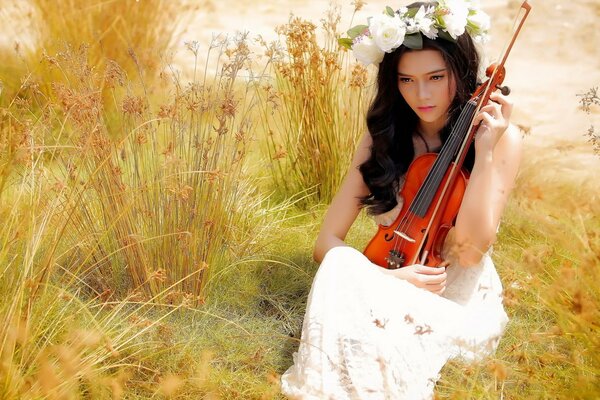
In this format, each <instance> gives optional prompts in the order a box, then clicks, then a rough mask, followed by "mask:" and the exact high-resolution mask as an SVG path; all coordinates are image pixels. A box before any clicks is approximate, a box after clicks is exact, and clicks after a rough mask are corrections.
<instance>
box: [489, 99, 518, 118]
mask: <svg viewBox="0 0 600 400" xmlns="http://www.w3.org/2000/svg"><path fill="white" fill-rule="evenodd" d="M490 100H493V101H494V102H496V103H498V104H500V106H501V111H502V115H503V116H504V118H505V119H508V118H510V115H511V114H512V109H513V102H512V100H510V99H509V98H508V97H506V96H503V95H502V94H500V93H492V95H491V96H490Z"/></svg>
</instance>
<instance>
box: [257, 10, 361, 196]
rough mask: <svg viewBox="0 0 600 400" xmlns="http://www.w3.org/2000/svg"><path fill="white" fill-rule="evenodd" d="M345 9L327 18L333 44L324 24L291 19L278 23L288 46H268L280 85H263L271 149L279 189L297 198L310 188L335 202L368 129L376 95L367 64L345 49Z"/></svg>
mask: <svg viewBox="0 0 600 400" xmlns="http://www.w3.org/2000/svg"><path fill="white" fill-rule="evenodd" d="M339 18H340V17H339V10H337V9H335V8H332V9H330V10H329V11H328V13H327V15H326V17H325V18H324V19H323V20H322V21H321V24H322V29H323V33H324V35H325V45H324V46H321V45H320V44H319V43H318V40H317V27H316V26H315V25H314V24H313V23H312V22H309V21H304V20H302V19H300V18H298V17H293V16H291V17H290V20H289V22H288V24H286V25H283V26H280V27H278V28H277V33H278V34H279V36H280V40H281V41H282V43H281V45H280V46H276V45H270V46H268V54H269V55H270V56H271V58H272V61H273V68H272V69H273V72H272V73H273V75H274V82H273V84H268V85H264V86H263V88H262V89H263V92H264V94H263V106H264V109H263V117H262V118H263V124H264V126H265V128H266V131H267V140H266V143H265V144H266V147H265V149H266V152H267V154H268V158H269V159H270V163H269V169H270V171H271V174H272V177H273V182H274V185H275V187H277V188H279V190H281V191H282V192H283V193H284V194H285V195H287V196H293V195H298V194H300V193H306V192H307V191H308V192H310V193H311V194H314V195H315V197H314V198H315V199H316V200H317V201H323V202H325V203H328V202H329V201H330V200H331V199H332V198H333V195H334V194H335V192H336V190H337V188H338V187H339V185H340V183H341V181H342V179H343V177H344V176H345V174H346V172H347V166H348V165H349V164H350V161H351V159H352V152H351V151H348V150H347V149H353V148H354V147H355V145H356V143H357V142H358V139H359V138H360V136H361V135H362V134H363V133H364V132H365V124H364V121H365V114H366V107H367V102H368V100H369V98H370V95H371V91H370V89H369V85H368V84H369V78H368V76H369V75H368V72H367V70H366V68H364V67H363V66H361V65H360V64H352V65H350V63H349V59H350V58H351V57H349V56H348V54H347V52H345V51H340V49H339V45H338V43H337V37H338V36H339V32H338V24H339Z"/></svg>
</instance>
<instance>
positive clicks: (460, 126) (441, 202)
mask: <svg viewBox="0 0 600 400" xmlns="http://www.w3.org/2000/svg"><path fill="white" fill-rule="evenodd" d="M521 9H522V10H524V14H523V16H522V18H521V20H520V22H519V24H518V27H517V29H516V30H515V33H514V35H513V37H512V39H511V41H510V43H509V45H508V47H507V49H506V50H505V52H504V56H503V58H502V60H501V61H500V62H499V63H497V64H496V63H495V64H492V65H490V66H489V67H488V68H487V69H486V77H487V78H488V79H487V80H486V81H485V82H484V83H483V84H481V85H480V86H479V87H478V88H477V89H476V90H475V92H474V93H473V95H472V96H471V98H470V99H469V101H468V102H467V104H466V105H465V106H464V107H463V109H462V111H461V113H460V116H459V117H458V120H457V122H456V124H455V125H454V126H453V127H452V129H451V133H450V135H449V136H448V139H447V140H446V142H445V143H444V145H443V147H442V149H441V150H440V152H439V153H438V154H433V153H427V154H423V155H421V156H419V157H417V158H416V159H415V160H414V161H413V162H412V163H411V164H410V166H409V168H408V170H407V172H406V179H405V182H404V186H403V187H402V190H401V191H400V194H401V195H402V197H403V199H404V204H403V206H402V209H401V210H400V213H399V214H398V217H396V219H395V220H394V222H393V223H392V224H391V225H390V226H388V227H386V226H382V225H379V228H378V230H377V233H376V234H375V236H373V238H372V239H371V240H370V241H369V243H368V244H367V246H366V247H365V250H364V254H365V256H366V257H367V258H368V259H369V260H370V261H371V262H373V263H374V264H377V265H379V266H381V267H383V268H387V269H397V268H401V267H404V266H407V265H413V264H417V263H418V264H422V265H427V266H432V267H436V266H439V265H440V264H441V263H442V261H443V259H442V255H441V253H442V247H443V245H444V241H445V239H446V236H447V234H448V232H449V231H450V229H451V228H452V226H453V221H454V220H455V219H456V216H457V214H458V210H459V209H460V205H461V203H462V199H463V196H464V193H465V190H466V187H467V183H468V179H469V173H468V172H467V171H466V170H465V169H464V168H463V164H464V161H465V157H466V155H467V151H468V150H469V147H470V146H471V143H472V142H473V139H474V136H475V133H476V132H477V129H478V128H479V125H477V126H473V124H472V121H473V119H474V117H475V115H477V113H478V112H479V110H480V108H481V107H483V106H484V105H486V104H487V103H488V101H489V99H490V95H491V94H492V93H493V92H494V91H496V90H500V91H501V92H502V94H504V95H508V94H509V93H510V89H509V88H508V87H506V86H502V83H503V82H504V77H505V74H506V70H505V68H504V64H505V62H506V59H507V58H508V54H509V53H510V50H511V49H512V46H513V44H514V42H515V40H516V37H517V35H518V34H519V32H520V30H521V27H522V26H523V23H524V22H525V19H526V18H527V16H528V15H529V12H530V10H531V6H530V5H529V4H528V3H527V0H525V1H524V2H523V4H522V5H521Z"/></svg>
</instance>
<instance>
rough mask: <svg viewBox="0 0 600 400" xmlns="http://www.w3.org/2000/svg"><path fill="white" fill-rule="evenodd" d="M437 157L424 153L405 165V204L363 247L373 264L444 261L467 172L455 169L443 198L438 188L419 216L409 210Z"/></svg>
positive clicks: (395, 265)
mask: <svg viewBox="0 0 600 400" xmlns="http://www.w3.org/2000/svg"><path fill="white" fill-rule="evenodd" d="M436 159H437V154H433V153H427V154H423V155H421V156H419V157H417V158H416V159H415V160H414V161H413V162H412V163H411V165H410V167H409V168H408V171H407V172H406V179H405V182H404V186H403V188H402V190H401V191H400V194H401V195H402V197H403V199H404V203H403V205H402V209H401V211H400V213H399V214H398V217H397V218H396V220H395V221H394V222H393V223H392V224H391V225H390V226H387V227H386V226H383V225H379V228H378V231H377V233H376V234H375V236H374V237H373V238H372V239H371V241H370V242H369V244H367V246H366V248H365V250H364V254H365V256H367V258H368V259H369V260H370V261H371V262H373V263H374V264H377V265H379V266H381V267H383V268H388V269H396V268H400V267H404V266H406V265H412V264H416V263H421V264H424V265H428V266H438V265H439V264H440V263H441V262H442V261H443V260H442V258H441V251H442V247H443V244H444V240H445V238H446V235H447V233H448V231H449V230H450V228H451V227H452V226H453V221H454V219H455V218H456V215H457V214H458V210H459V208H460V204H461V202H462V198H463V195H464V193H465V190H466V187H467V181H468V173H467V172H466V171H464V170H460V171H459V172H458V175H457V179H453V182H452V183H451V185H452V186H450V187H448V191H449V194H448V196H446V198H445V199H440V196H441V191H439V190H438V191H437V192H436V194H435V196H434V198H433V202H432V206H431V207H429V209H428V210H427V213H426V214H425V215H424V216H423V217H420V216H419V215H416V214H414V213H412V212H411V211H410V205H411V204H412V203H413V200H414V199H415V197H416V196H417V193H418V192H419V188H420V187H421V186H422V185H423V182H424V181H425V178H426V177H427V174H428V173H429V171H430V170H431V167H432V166H433V164H434V162H435V160H436ZM451 170H452V164H451V168H448V170H447V171H446V173H445V175H444V177H443V178H442V181H441V184H440V187H444V186H445V185H446V184H447V182H448V180H449V177H450V172H451ZM439 200H441V202H440V201H439ZM438 203H441V204H444V208H443V209H442V210H440V211H439V212H436V211H437V210H436V209H435V204H438ZM430 224H431V226H430ZM427 232H435V233H434V234H429V233H427ZM411 239H412V240H411Z"/></svg>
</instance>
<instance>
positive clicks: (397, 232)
mask: <svg viewBox="0 0 600 400" xmlns="http://www.w3.org/2000/svg"><path fill="white" fill-rule="evenodd" d="M394 233H395V234H396V235H398V236H400V237H401V238H402V239H404V240H406V241H409V242H411V243H415V242H416V240H415V239H413V238H411V237H410V236H408V235H407V234H406V233H404V232H400V231H394Z"/></svg>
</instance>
